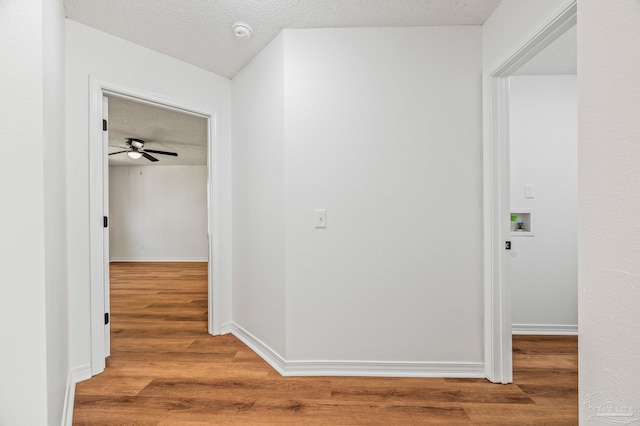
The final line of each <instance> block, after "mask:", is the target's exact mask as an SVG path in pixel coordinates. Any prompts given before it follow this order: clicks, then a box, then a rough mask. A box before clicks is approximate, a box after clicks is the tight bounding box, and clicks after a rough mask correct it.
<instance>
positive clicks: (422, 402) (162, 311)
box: [73, 263, 578, 425]
mask: <svg viewBox="0 0 640 426" xmlns="http://www.w3.org/2000/svg"><path fill="white" fill-rule="evenodd" d="M206 274H207V271H206V263H113V264H112V265H111V321H112V323H111V327H112V328H111V343H112V345H111V357H110V358H108V359H107V368H106V370H105V372H104V373H102V374H100V375H98V376H95V377H93V378H91V379H90V380H87V381H84V382H82V383H78V385H77V387H76V396H75V408H74V415H73V423H74V424H77V425H83V424H91V425H98V424H100V425H104V424H114V425H115V424H118V425H122V424H130V425H211V424H216V425H220V424H238V423H240V424H272V425H288V424H292V425H306V424H324V425H363V424H380V425H394V424H395V425H411V424H447V425H455V424H486V425H500V424H504V425H534V424H538V425H543V424H544V425H574V424H578V420H577V418H578V413H577V409H578V395H577V385H578V375H577V352H578V348H577V338H575V337H533V336H514V339H513V348H514V350H513V355H514V382H515V383H514V384H510V385H496V384H491V383H488V382H487V381H486V380H484V379H422V378H357V377H356V378H354V377H302V378H301V377H296V378H293V377H289V378H285V377H281V376H280V375H279V374H278V373H276V372H275V371H274V370H273V369H272V368H271V367H270V366H269V365H268V364H267V363H265V362H264V361H263V360H262V359H261V358H260V357H258V356H257V355H256V354H255V353H253V352H252V351H251V350H250V349H249V348H247V347H246V346H245V345H244V344H243V343H241V342H240V341H239V340H238V339H236V338H235V337H234V336H232V335H226V336H217V337H212V336H209V335H208V334H207V292H206V291H207V279H206V278H207V275H206Z"/></svg>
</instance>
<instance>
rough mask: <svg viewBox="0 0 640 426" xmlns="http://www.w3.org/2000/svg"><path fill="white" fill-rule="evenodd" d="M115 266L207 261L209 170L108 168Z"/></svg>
mask: <svg viewBox="0 0 640 426" xmlns="http://www.w3.org/2000/svg"><path fill="white" fill-rule="evenodd" d="M109 218H110V221H109V228H110V229H109V244H110V246H109V249H110V259H111V261H133V262H135V261H159V262H171V261H200V262H206V261H207V256H208V246H207V166H140V167H109Z"/></svg>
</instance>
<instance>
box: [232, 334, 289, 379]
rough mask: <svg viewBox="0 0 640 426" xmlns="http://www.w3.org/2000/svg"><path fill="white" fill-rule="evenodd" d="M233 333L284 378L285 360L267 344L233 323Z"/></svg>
mask: <svg viewBox="0 0 640 426" xmlns="http://www.w3.org/2000/svg"><path fill="white" fill-rule="evenodd" d="M231 333H232V334H233V335H234V336H236V337H237V338H238V339H240V341H241V342H242V343H244V344H245V345H247V346H249V348H251V350H252V351H254V352H255V353H257V354H258V355H259V356H260V358H262V359H263V360H265V361H266V362H267V364H269V365H270V366H272V367H273V368H274V369H275V370H276V371H277V372H278V373H280V374H281V375H282V376H286V374H285V360H284V358H282V357H281V356H280V354H278V353H277V352H276V351H274V350H273V349H271V348H270V347H269V346H268V345H267V344H265V343H264V342H262V341H261V340H260V339H258V338H257V337H256V336H254V335H253V334H251V333H249V332H248V331H247V330H245V329H244V328H242V327H240V326H239V325H237V324H235V323H231Z"/></svg>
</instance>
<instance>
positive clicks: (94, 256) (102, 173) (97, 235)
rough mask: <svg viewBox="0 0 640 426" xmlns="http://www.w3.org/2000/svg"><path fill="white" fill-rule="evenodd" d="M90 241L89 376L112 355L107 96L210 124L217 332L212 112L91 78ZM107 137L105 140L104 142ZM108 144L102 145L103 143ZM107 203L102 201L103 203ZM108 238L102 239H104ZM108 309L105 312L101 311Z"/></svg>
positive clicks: (213, 330) (212, 304)
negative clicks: (106, 224) (105, 129)
mask: <svg viewBox="0 0 640 426" xmlns="http://www.w3.org/2000/svg"><path fill="white" fill-rule="evenodd" d="M89 86H90V87H89V97H90V103H89V204H90V206H89V211H90V215H91V217H90V220H89V227H90V232H89V238H90V250H91V254H90V262H91V265H90V271H91V272H90V287H91V292H90V293H91V320H90V322H91V374H92V375H96V374H99V373H101V372H102V371H104V368H105V365H106V364H105V357H106V356H108V355H109V352H110V341H109V336H108V333H109V327H105V324H104V322H105V313H107V312H109V311H108V306H109V293H108V292H109V283H108V273H109V269H108V264H109V252H108V250H109V242H108V234H106V232H108V228H104V223H103V220H104V219H103V217H104V216H106V215H107V214H106V210H105V207H106V208H107V209H108V136H105V134H106V132H103V130H102V128H103V127H102V124H103V122H102V119H103V114H105V113H106V111H105V110H106V109H107V104H105V103H103V98H105V97H104V95H105V94H108V95H113V96H117V97H120V98H125V99H129V100H133V101H135V102H142V103H147V104H151V105H154V106H156V107H160V108H167V109H173V110H176V111H180V112H183V113H187V114H192V115H196V116H199V117H202V118H205V119H206V120H207V123H208V145H207V168H208V174H207V176H208V181H207V206H208V215H207V228H208V237H209V238H208V249H209V250H208V251H209V253H208V311H209V312H208V327H207V328H208V331H209V333H210V334H212V335H217V334H220V330H221V318H220V286H221V270H222V267H221V265H220V262H221V260H220V259H221V256H220V250H221V246H222V245H221V241H220V238H219V235H220V232H219V231H220V211H221V206H220V199H219V197H218V195H217V194H218V190H217V189H218V182H217V177H216V176H217V175H216V173H214V170H213V169H214V165H216V164H217V163H216V162H215V159H217V158H219V156H218V147H217V143H216V119H217V114H216V112H215V111H208V110H207V109H206V108H202V107H200V106H198V105H190V104H189V103H187V102H183V101H180V100H178V99H174V98H169V97H166V96H162V95H159V94H156V93H151V92H147V91H144V90H140V89H136V88H130V87H123V86H120V85H117V84H114V83H109V82H105V81H101V80H99V79H97V78H95V77H93V76H91V77H90V79H89ZM103 138H106V139H103ZM105 141H106V142H105ZM105 200H106V201H105ZM105 229H106V231H105ZM105 236H106V237H105ZM105 309H107V310H105Z"/></svg>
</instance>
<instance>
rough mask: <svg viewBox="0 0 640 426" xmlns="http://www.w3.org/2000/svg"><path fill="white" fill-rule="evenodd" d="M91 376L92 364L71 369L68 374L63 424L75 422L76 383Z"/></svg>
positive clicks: (69, 425)
mask: <svg viewBox="0 0 640 426" xmlns="http://www.w3.org/2000/svg"><path fill="white" fill-rule="evenodd" d="M90 378H91V364H86V365H83V366H80V367H75V368H72V369H70V370H69V374H68V375H67V390H66V391H65V394H64V407H63V408H62V422H61V425H62V426H71V424H72V423H73V404H74V402H75V397H76V383H78V382H81V381H83V380H87V379H90Z"/></svg>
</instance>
